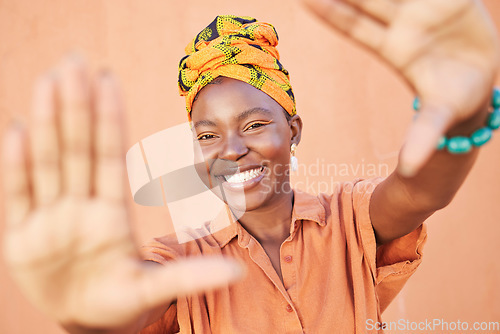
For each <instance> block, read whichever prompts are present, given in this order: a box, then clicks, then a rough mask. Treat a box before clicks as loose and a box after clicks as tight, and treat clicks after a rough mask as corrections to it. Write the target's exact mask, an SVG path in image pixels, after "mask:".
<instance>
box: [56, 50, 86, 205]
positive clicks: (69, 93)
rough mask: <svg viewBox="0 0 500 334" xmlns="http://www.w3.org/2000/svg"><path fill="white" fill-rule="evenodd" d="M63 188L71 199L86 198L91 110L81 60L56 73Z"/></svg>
mask: <svg viewBox="0 0 500 334" xmlns="http://www.w3.org/2000/svg"><path fill="white" fill-rule="evenodd" d="M60 72H61V73H60V77H61V80H60V92H61V94H60V95H61V96H60V99H61V116H60V118H61V140H62V143H61V146H62V152H61V153H62V169H63V187H64V190H65V191H66V192H67V193H68V194H71V195H76V196H88V194H89V191H90V177H91V174H90V173H91V161H90V148H91V121H92V120H91V109H90V94H89V81H88V76H87V73H86V69H85V65H84V62H83V60H81V59H80V58H78V57H76V56H72V57H69V58H67V59H65V61H64V62H63V64H62V66H61V71H60Z"/></svg>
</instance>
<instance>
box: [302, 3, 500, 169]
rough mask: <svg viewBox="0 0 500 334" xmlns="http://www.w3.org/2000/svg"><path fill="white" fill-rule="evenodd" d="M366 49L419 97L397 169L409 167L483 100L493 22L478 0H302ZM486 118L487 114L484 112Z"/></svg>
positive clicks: (491, 64) (493, 47)
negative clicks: (417, 115) (382, 61)
mask: <svg viewBox="0 0 500 334" xmlns="http://www.w3.org/2000/svg"><path fill="white" fill-rule="evenodd" d="M304 2H305V3H306V4H307V5H308V7H310V9H311V10H312V11H313V12H314V13H315V14H316V15H318V16H319V17H321V18H322V19H323V20H324V21H326V22H327V23H328V24H330V25H331V26H333V27H334V28H336V29H337V30H340V31H341V32H343V33H345V34H346V35H347V36H349V37H350V38H352V39H353V40H355V41H357V42H359V43H361V44H362V45H364V46H366V47H368V48H369V49H371V51H372V52H373V53H375V54H376V55H378V56H379V57H380V58H382V59H383V60H385V61H386V62H387V63H389V64H390V65H391V66H392V67H394V68H395V70H396V71H397V72H398V73H399V74H400V75H401V76H403V78H404V79H405V80H406V81H407V83H408V85H409V86H410V88H411V89H412V90H414V92H415V94H416V95H418V96H419V97H420V100H421V108H420V111H419V117H418V118H417V119H416V120H415V121H414V122H413V124H412V125H411V127H410V129H409V131H408V136H407V140H406V143H405V145H404V148H403V150H402V152H401V157H400V166H399V167H400V169H399V171H400V172H401V173H402V174H404V175H406V176H412V175H414V174H415V173H416V172H417V171H418V170H420V168H421V167H422V166H423V165H424V164H425V163H426V161H428V159H429V158H430V156H431V155H432V153H433V152H434V151H435V148H436V145H437V143H438V140H439V138H440V137H441V136H442V135H444V134H445V133H446V132H447V131H449V130H450V129H453V128H454V127H455V126H457V125H460V124H463V123H467V122H468V121H469V120H472V119H476V118H477V117H475V116H479V113H481V114H484V112H485V110H486V109H487V107H488V106H489V97H490V94H491V90H492V87H493V84H494V80H495V77H496V75H497V71H498V65H499V49H500V48H499V42H498V38H497V35H496V29H495V26H494V24H493V23H492V21H491V19H490V17H489V16H488V14H487V12H486V10H485V8H484V7H483V5H482V3H481V2H480V1H478V0H304ZM483 116H484V118H483V120H485V118H486V115H485V114H484V115H483Z"/></svg>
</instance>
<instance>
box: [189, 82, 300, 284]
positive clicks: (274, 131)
mask: <svg viewBox="0 0 500 334" xmlns="http://www.w3.org/2000/svg"><path fill="white" fill-rule="evenodd" d="M191 117H192V121H193V124H194V127H193V130H194V132H195V136H196V138H197V139H198V143H199V145H200V147H201V150H202V152H203V157H204V159H205V160H207V161H211V160H212V161H213V160H215V162H214V163H213V164H214V165H215V164H217V162H218V160H219V161H220V160H222V161H231V162H234V163H236V164H237V166H238V167H239V168H240V169H241V170H247V169H254V168H259V167H260V168H262V167H264V168H265V170H264V171H263V177H262V178H260V179H259V180H258V181H256V182H252V183H250V184H247V185H245V187H244V194H245V202H246V210H245V214H244V215H243V216H242V217H241V218H240V219H239V222H240V223H241V224H242V225H243V227H245V229H246V230H247V231H248V232H249V233H250V234H251V235H253V236H254V237H255V239H257V240H258V241H259V242H260V244H261V245H262V247H263V248H264V250H265V251H266V253H267V254H268V256H269V258H270V260H271V263H272V264H273V266H274V268H275V270H276V272H277V273H278V276H279V277H280V278H281V279H282V276H281V267H280V246H281V244H282V243H283V241H285V239H286V238H287V237H288V235H289V233H290V220H291V215H292V206H293V192H292V191H291V188H290V176H289V160H290V146H291V145H292V144H293V143H295V144H298V143H299V142H300V135H301V131H302V121H301V119H300V117H299V116H298V115H295V116H293V117H291V118H290V120H287V119H286V117H285V115H284V110H283V108H282V107H281V106H280V104H278V103H277V102H276V101H275V100H274V99H272V98H271V97H269V96H268V95H267V94H265V93H263V92H262V91H260V90H258V89H256V88H254V87H253V86H251V85H249V84H247V83H244V82H242V81H239V80H235V79H230V78H224V79H223V80H221V81H220V82H219V83H218V84H216V85H208V86H206V87H205V88H203V89H202V90H201V92H200V93H199V94H198V98H197V100H196V102H195V103H194V104H193V110H192V114H191ZM257 179H258V178H257ZM222 184H223V187H224V189H225V190H226V194H227V195H228V196H231V195H232V194H233V195H234V193H235V192H236V193H237V192H238V191H239V189H240V188H236V189H237V190H233V189H232V188H233V187H231V186H230V184H229V183H228V182H222ZM273 188H275V189H274V191H273V190H272V189H273Z"/></svg>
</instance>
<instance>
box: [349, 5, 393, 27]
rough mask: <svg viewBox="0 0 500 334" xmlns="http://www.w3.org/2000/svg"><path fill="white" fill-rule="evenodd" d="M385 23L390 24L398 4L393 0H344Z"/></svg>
mask: <svg viewBox="0 0 500 334" xmlns="http://www.w3.org/2000/svg"><path fill="white" fill-rule="evenodd" d="M345 1H346V2H349V3H351V4H353V5H354V6H356V7H357V8H359V9H360V10H361V11H363V12H364V13H365V14H367V15H369V16H371V17H372V18H374V19H375V20H378V21H380V22H382V23H384V24H386V25H388V24H390V23H391V22H392V20H393V18H394V16H395V14H396V12H397V9H398V4H397V3H396V2H394V0H345Z"/></svg>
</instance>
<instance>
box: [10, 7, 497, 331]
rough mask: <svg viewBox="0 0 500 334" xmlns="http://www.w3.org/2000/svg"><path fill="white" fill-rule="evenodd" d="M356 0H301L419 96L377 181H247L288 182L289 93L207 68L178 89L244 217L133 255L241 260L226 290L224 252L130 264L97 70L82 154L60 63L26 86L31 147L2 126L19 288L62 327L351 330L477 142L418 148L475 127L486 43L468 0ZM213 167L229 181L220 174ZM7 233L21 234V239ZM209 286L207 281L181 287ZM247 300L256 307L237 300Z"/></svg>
mask: <svg viewBox="0 0 500 334" xmlns="http://www.w3.org/2000/svg"><path fill="white" fill-rule="evenodd" d="M355 3H356V6H355V7H352V6H351V5H349V4H347V3H344V2H329V1H310V6H311V7H312V9H313V10H314V11H315V12H316V13H318V15H320V16H322V17H324V18H325V19H326V20H328V21H329V22H331V23H332V24H333V25H335V26H336V27H337V28H338V29H340V30H342V31H344V32H346V33H347V34H349V35H350V36H352V37H353V38H354V39H356V40H357V41H358V42H360V43H363V44H365V45H366V46H367V47H370V48H372V49H373V51H374V52H375V53H377V54H378V55H379V56H381V57H382V58H384V59H385V60H386V61H387V62H389V63H390V64H391V65H393V66H394V67H395V68H396V69H397V70H398V71H399V73H400V74H401V75H403V76H404V78H405V79H406V80H407V82H408V83H409V85H410V87H411V88H413V89H414V90H415V91H416V92H417V93H418V95H419V96H420V97H421V101H422V108H421V111H420V113H419V117H418V118H417V119H416V121H415V122H414V124H413V125H412V128H411V129H410V132H409V136H408V140H407V143H406V145H405V147H404V150H403V151H402V152H401V163H400V165H399V167H398V170H397V171H395V173H393V174H391V176H389V177H388V178H387V179H385V180H383V181H382V182H380V183H377V182H379V181H369V182H364V183H357V184H346V185H344V186H343V187H341V188H340V189H338V191H337V192H336V193H334V194H330V195H322V196H319V197H312V196H309V195H307V194H300V193H298V192H292V191H290V189H289V188H286V187H285V188H283V187H279V188H278V189H284V190H280V191H271V192H269V191H263V190H264V189H263V188H264V185H265V184H268V185H269V184H271V185H276V184H278V185H279V186H282V185H286V184H287V181H288V175H287V173H285V172H286V168H288V160H289V159H290V153H291V152H290V150H291V147H292V144H298V143H299V141H300V132H301V127H302V124H301V121H300V117H299V116H297V115H296V114H295V112H294V109H293V107H292V108H290V103H289V102H290V101H292V100H293V99H292V97H291V96H290V94H287V95H288V97H289V100H286V97H285V98H284V99H281V98H280V97H277V95H274V94H273V93H271V92H266V91H265V90H260V89H258V88H256V87H255V86H253V85H251V84H248V83H245V82H243V81H242V80H241V79H226V78H223V79H220V82H219V84H215V85H208V86H205V87H204V88H202V89H200V91H199V93H198V92H194V91H192V92H193V94H192V96H191V98H192V99H193V100H194V97H195V96H197V98H196V101H192V102H194V103H192V104H191V102H190V101H189V100H188V101H187V102H188V111H189V110H190V107H192V110H190V111H191V113H190V115H191V117H192V120H193V125H194V127H193V130H194V132H195V134H196V136H197V138H198V140H199V141H200V146H201V148H202V152H203V155H204V156H205V157H206V158H208V159H214V160H215V161H218V160H221V161H231V162H233V163H234V162H236V163H237V166H238V167H239V168H240V169H239V170H238V171H237V172H238V173H240V172H242V171H244V170H245V169H248V170H253V171H254V172H253V173H254V174H252V175H255V176H251V178H249V177H250V176H245V175H236V179H237V180H234V181H235V182H233V183H240V184H241V183H244V184H242V185H240V186H243V187H244V190H245V201H246V212H245V214H244V215H243V216H242V217H241V218H240V220H239V222H238V223H237V224H233V225H231V227H230V228H228V229H225V230H221V231H220V232H222V233H219V232H217V233H215V234H213V235H209V236H208V237H207V238H202V239H197V240H196V241H195V242H191V243H189V244H186V245H181V246H175V245H173V244H170V243H169V240H168V238H161V239H158V240H157V241H156V242H155V243H153V244H151V245H149V248H147V249H146V256H148V257H149V260H153V261H156V262H166V260H169V259H170V258H176V259H177V257H182V256H184V255H193V254H196V253H200V254H204V255H211V254H212V255H218V254H228V255H231V256H232V257H234V258H236V259H237V260H239V261H242V262H244V263H245V264H246V266H247V270H248V273H247V276H245V277H244V278H243V279H242V280H240V281H238V282H235V283H234V284H233V285H230V286H229V287H228V286H226V284H227V282H228V281H232V280H234V279H237V278H240V277H241V271H240V270H239V269H238V267H237V266H236V265H235V264H234V263H232V262H230V261H229V260H223V259H215V258H214V259H211V260H209V259H203V260H190V261H187V260H183V261H176V263H175V264H168V265H166V266H164V267H163V266H157V265H153V264H150V263H143V262H142V261H140V257H139V255H138V252H137V250H136V248H135V245H134V244H133V242H132V238H131V236H130V230H129V228H128V225H127V224H126V223H124V222H126V221H127V218H126V211H125V208H124V205H123V194H124V191H123V188H122V180H123V167H122V165H121V161H120V156H121V153H120V152H122V148H121V143H120V139H119V138H120V136H119V135H114V134H117V133H118V134H119V133H120V132H119V131H120V127H119V125H118V122H117V119H118V118H119V112H120V109H119V103H118V99H117V97H116V89H115V86H114V82H113V79H112V78H110V77H109V76H103V77H101V78H100V79H99V81H98V84H97V85H96V86H97V88H96V90H97V91H96V92H97V98H96V101H97V103H96V109H97V113H96V115H97V118H98V119H97V126H96V128H95V140H94V141H95V146H94V148H93V149H92V146H91V145H94V144H93V141H92V140H91V136H90V134H91V131H90V128H91V125H90V115H89V114H90V113H89V112H88V107H89V104H90V99H89V96H88V92H87V91H86V88H87V87H88V82H87V80H88V79H87V77H86V75H85V70H84V66H83V65H82V64H81V62H80V61H79V60H75V59H70V60H67V61H65V62H64V64H62V65H61V66H60V69H59V77H57V78H49V77H45V78H44V79H42V80H41V82H40V83H39V84H38V86H37V92H36V96H35V99H36V100H35V101H36V103H35V114H34V117H35V118H36V119H38V120H39V122H37V124H38V125H37V127H35V128H34V129H33V130H32V132H31V133H30V137H29V138H30V143H31V146H32V147H33V149H32V154H31V155H30V157H29V158H28V154H27V153H26V149H25V148H24V147H25V145H24V140H25V139H24V138H25V134H24V131H23V130H22V129H19V128H13V129H12V130H11V131H10V132H9V134H8V136H7V138H6V155H5V157H6V163H5V166H6V171H7V177H6V182H5V184H6V190H7V191H8V194H9V195H8V196H7V198H8V201H9V203H7V204H8V205H7V207H8V208H9V211H8V215H7V221H8V223H9V230H8V231H7V236H6V256H7V259H8V261H9V263H10V265H11V273H12V275H13V276H14V278H15V279H16V280H17V282H18V283H19V285H20V286H21V288H22V289H23V290H24V291H25V292H26V294H27V295H28V296H29V297H30V298H31V300H32V301H33V302H34V303H35V304H37V305H38V306H39V307H40V308H41V309H43V310H44V311H45V312H47V313H48V314H49V315H51V316H52V317H53V318H54V319H55V320H57V321H59V322H61V323H62V324H63V325H64V326H65V327H66V328H67V329H68V330H69V331H70V332H75V333H79V332H93V331H96V332H98V331H99V330H100V331H104V332H122V333H126V332H137V331H138V330H140V329H142V328H144V327H145V326H146V325H148V324H152V326H151V327H150V328H148V329H147V330H149V331H158V332H161V331H166V332H168V331H169V330H174V331H175V330H176V325H177V324H178V325H179V326H180V330H181V331H187V332H189V331H193V332H210V331H214V332H221V331H225V332H252V331H254V332H275V331H276V332H308V331H311V332H332V331H334V332H364V331H365V330H366V322H367V321H368V320H373V321H379V320H380V312H381V310H382V309H383V308H385V306H386V304H387V303H388V302H389V301H390V300H391V298H392V297H394V295H395V293H397V291H398V290H399V289H400V288H401V286H402V284H403V283H404V281H405V280H406V279H407V278H408V276H409V275H411V273H412V272H413V271H414V269H415V268H416V266H417V265H418V263H419V262H420V247H421V246H422V244H423V240H424V238H425V228H422V227H421V226H422V225H421V224H422V222H423V221H424V220H425V219H426V218H427V217H428V216H429V215H430V214H432V213H433V212H434V211H436V210H437V209H440V208H442V207H443V206H445V205H446V204H447V203H448V202H449V201H450V200H451V198H452V197H453V195H454V193H455V192H456V190H457V189H458V187H459V186H460V184H461V183H462V182H463V179H464V178H465V176H466V174H467V172H468V171H469V169H470V167H471V165H472V163H473V161H474V159H475V157H476V154H477V150H476V149H474V150H473V151H472V152H470V153H467V154H461V155H453V154H450V153H449V152H447V151H439V152H434V147H435V145H436V143H437V142H438V140H439V138H440V136H441V135H442V134H444V133H446V135H447V137H450V138H453V137H455V136H457V135H469V134H470V133H472V132H473V131H475V130H476V129H478V128H480V127H481V126H482V125H483V124H484V122H485V120H486V118H487V111H488V105H489V94H490V92H491V88H492V84H493V80H494V77H495V75H496V70H497V57H498V42H497V40H496V36H495V35H494V32H493V29H492V27H491V25H490V23H489V21H488V19H487V17H486V16H485V14H484V13H483V11H482V8H481V7H480V5H479V4H478V3H476V2H473V1H465V0H464V1H438V0H435V1H424V0H421V1H406V2H405V1H402V2H401V1H400V2H392V1H377V2H359V3H358V2H355ZM373 4H375V5H373ZM431 14H433V15H431ZM410 18H411V20H410ZM430 28H432V29H430ZM457 41H458V42H459V43H457ZM435 64H439V66H438V67H437V69H434V68H435ZM431 69H432V70H431ZM278 70H279V71H282V72H283V70H282V69H279V68H278ZM457 82H458V83H459V84H456V83H457ZM191 89H192V88H190V89H189V91H191ZM189 91H188V92H189ZM285 91H287V90H285ZM55 92H56V93H57V94H58V96H59V98H60V102H61V110H60V111H57V112H58V113H60V119H61V122H60V127H59V131H60V138H58V128H57V126H56V122H55V121H54V118H55V113H56V110H55V109H56V108H55V107H54V100H53V96H54V93H55ZM278 93H279V91H278ZM193 95H194V96H193ZM188 98H189V93H188ZM283 110H285V111H286V113H287V114H285V113H284V112H283ZM250 111H251V112H250ZM287 115H288V116H287ZM85 130H87V131H85ZM59 140H61V141H62V142H63V143H64V146H63V147H62V150H61V151H60V152H59V151H58V145H57V143H58V141H59ZM92 150H94V151H95V153H94V154H95V158H94V160H92V159H90V158H89V155H90V152H91V151H92ZM47 157H48V158H47ZM28 159H29V160H30V161H32V164H31V165H30V166H33V167H29V168H30V169H29V170H27V168H28V167H27V166H26V165H27V164H26V161H27V160H28ZM59 161H60V163H61V167H60V169H59ZM264 161H266V162H264ZM284 166H286V167H284ZM224 175H225V176H226V177H227V178H226V177H224ZM221 176H222V177H224V179H225V181H226V182H225V183H224V182H223V184H225V186H226V187H231V186H232V185H231V184H229V183H231V177H232V176H235V175H234V172H230V173H226V174H221ZM259 178H260V179H259ZM257 179H259V181H257ZM264 181H267V182H268V183H265V182H264ZM366 184H368V185H370V184H378V185H377V186H376V187H365V185H366ZM226 189H229V191H230V188H226ZM266 189H268V188H266ZM273 189H274V188H273ZM82 213H85V214H82ZM337 218H338V219H337ZM68 221H69V223H68ZM334 222H337V224H334ZM325 231H327V232H326V233H325ZM221 234H222V235H221ZM325 235H326V236H325ZM236 236H237V237H236ZM213 241H215V242H216V243H214V242H213ZM21 242H22V243H23V244H27V245H30V246H29V247H25V248H23V249H22V250H19V249H18V248H19V247H17V245H18V244H20V243H21ZM377 243H378V244H379V245H381V246H380V248H379V254H378V257H377V260H376V261H375V252H376V247H377ZM406 247H413V248H412V249H410V250H409V251H408V254H407V253H406V251H398V252H396V250H397V249H405V248H406ZM325 250H327V252H325ZM339 252H344V253H341V254H339ZM333 256H334V257H335V258H334V257H333ZM335 259H336V261H333V262H332V260H335ZM339 259H343V260H344V261H341V262H339ZM401 261H403V264H401ZM406 261H408V265H407V266H406V267H405V266H404V264H405V263H406ZM375 266H377V267H378V268H375ZM328 267H331V268H328ZM395 270H399V271H397V272H396V271H395ZM391 273H398V274H401V275H395V276H392V277H391V275H390V274H391ZM307 274H309V275H307ZM200 278H201V279H200ZM336 282H341V284H339V285H340V286H335V284H336ZM252 285H255V287H254V286H252ZM214 287H219V288H220V287H222V288H220V289H218V290H208V291H207V292H206V293H205V294H204V295H194V296H192V295H191V297H182V296H184V295H186V294H188V293H189V294H192V293H194V292H200V291H206V290H207V289H211V288H214ZM55 291H56V292H55ZM54 296H57V297H58V298H54ZM177 296H179V297H177ZM176 299H177V300H176ZM254 301H255V302H258V304H257V305H256V306H257V307H254V308H251V307H249V306H250V305H252V306H253V302H254ZM309 301H310V302H309ZM231 306H232V307H231ZM340 307H342V308H340ZM176 309H177V310H176ZM175 311H177V315H175Z"/></svg>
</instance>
